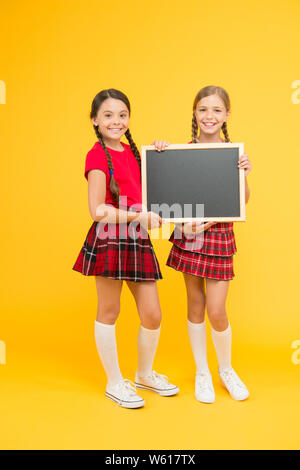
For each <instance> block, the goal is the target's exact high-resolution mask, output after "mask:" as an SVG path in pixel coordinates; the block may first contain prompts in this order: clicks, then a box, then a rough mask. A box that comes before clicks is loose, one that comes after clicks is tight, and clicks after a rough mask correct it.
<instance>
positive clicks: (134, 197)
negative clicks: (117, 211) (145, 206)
mask: <svg viewBox="0 0 300 470" xmlns="http://www.w3.org/2000/svg"><path fill="white" fill-rule="evenodd" d="M121 143H122V146H123V147H124V151H123V152H122V151H118V150H113V149H110V148H108V147H107V150H108V152H109V153H110V155H111V161H112V164H113V169H114V178H115V180H116V182H117V183H118V185H119V189H120V196H121V201H120V202H121V203H120V208H122V207H124V208H125V207H127V208H129V207H131V206H132V205H134V208H132V209H136V210H138V209H140V208H141V204H142V186H141V174H140V167H139V164H138V162H137V160H136V158H135V156H134V154H133V153H132V150H131V148H130V145H128V144H124V143H123V142H121ZM95 169H98V170H101V171H103V172H104V173H105V175H106V196H105V204H112V205H114V206H115V207H117V204H116V202H115V201H114V200H113V196H112V192H111V190H110V187H109V183H110V173H109V168H108V164H107V157H106V154H105V152H104V150H103V148H102V147H101V145H100V143H99V142H96V143H95V145H94V146H93V148H92V149H91V150H90V151H89V152H88V153H87V156H86V160H85V170H84V176H85V178H86V179H88V172H89V171H90V170H95ZM124 196H126V197H127V201H126V199H125V198H124Z"/></svg>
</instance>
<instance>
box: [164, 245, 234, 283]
mask: <svg viewBox="0 0 300 470" xmlns="http://www.w3.org/2000/svg"><path fill="white" fill-rule="evenodd" d="M166 264H167V266H170V267H171V268H174V269H176V270H177V271H181V272H182V273H186V274H192V275H193V276H200V277H205V278H208V279H216V280H218V281H228V280H230V279H233V278H234V271H233V256H209V255H204V254H202V253H197V252H191V251H186V250H183V249H182V248H178V246H176V245H173V247H172V249H171V251H170V254H169V257H168V259H167V263H166Z"/></svg>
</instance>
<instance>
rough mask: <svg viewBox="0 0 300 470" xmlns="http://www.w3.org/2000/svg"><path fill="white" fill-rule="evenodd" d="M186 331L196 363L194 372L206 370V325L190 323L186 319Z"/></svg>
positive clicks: (203, 323)
mask: <svg viewBox="0 0 300 470" xmlns="http://www.w3.org/2000/svg"><path fill="white" fill-rule="evenodd" d="M187 325H188V333H189V338H190V342H191V346H192V351H193V354H194V359H195V363H196V374H198V373H199V372H207V371H208V370H209V369H208V365H207V354H206V326H205V321H204V322H202V323H192V322H191V321H190V320H189V319H187Z"/></svg>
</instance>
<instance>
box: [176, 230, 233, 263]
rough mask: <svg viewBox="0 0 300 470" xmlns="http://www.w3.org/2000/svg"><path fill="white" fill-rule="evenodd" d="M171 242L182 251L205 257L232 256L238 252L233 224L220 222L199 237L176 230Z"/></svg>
mask: <svg viewBox="0 0 300 470" xmlns="http://www.w3.org/2000/svg"><path fill="white" fill-rule="evenodd" d="M169 241H170V242H172V243H173V244H175V245H176V246H177V247H178V248H181V249H182V250H187V251H191V252H196V253H202V254H203V255H210V256H232V255H234V254H235V253H236V252H237V249H236V244H235V237H234V232H233V223H232V222H230V223H228V222H219V223H217V224H216V225H212V226H211V227H210V228H209V229H208V230H205V231H204V232H201V233H199V234H197V235H187V236H185V235H184V234H182V233H181V232H180V231H179V230H178V229H175V230H174V232H173V233H172V235H171V236H170V238H169Z"/></svg>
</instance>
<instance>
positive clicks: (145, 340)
mask: <svg viewBox="0 0 300 470" xmlns="http://www.w3.org/2000/svg"><path fill="white" fill-rule="evenodd" d="M159 334H160V326H159V328H157V329H156V330H149V329H148V328H144V327H143V326H142V325H140V329H139V333H138V369H137V373H138V375H139V376H140V377H146V376H147V375H149V374H151V372H152V365H153V361H154V356H155V352H156V349H157V345H158V340H159Z"/></svg>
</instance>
